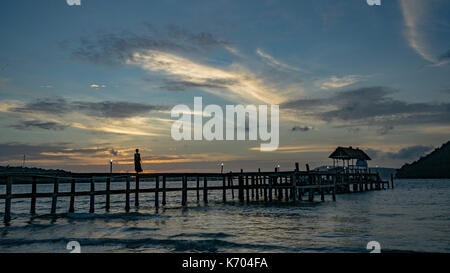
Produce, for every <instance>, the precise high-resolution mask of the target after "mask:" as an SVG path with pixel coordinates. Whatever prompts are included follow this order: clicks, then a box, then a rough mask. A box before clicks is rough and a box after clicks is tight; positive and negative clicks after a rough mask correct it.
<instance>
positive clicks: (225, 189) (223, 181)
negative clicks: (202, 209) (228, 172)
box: [222, 175, 227, 203]
mask: <svg viewBox="0 0 450 273" xmlns="http://www.w3.org/2000/svg"><path fill="white" fill-rule="evenodd" d="M226 180H227V177H226V176H225V175H223V176H222V201H223V202H224V203H225V202H226V201H227V184H226V182H227V181H226Z"/></svg>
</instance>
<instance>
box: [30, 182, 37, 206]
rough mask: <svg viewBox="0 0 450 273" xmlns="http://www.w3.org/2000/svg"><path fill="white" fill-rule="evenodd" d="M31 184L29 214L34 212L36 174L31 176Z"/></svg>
mask: <svg viewBox="0 0 450 273" xmlns="http://www.w3.org/2000/svg"><path fill="white" fill-rule="evenodd" d="M32 179H33V181H32V183H33V184H32V185H31V205H30V214H35V213H36V191H37V189H36V187H37V186H36V176H33V177H32Z"/></svg>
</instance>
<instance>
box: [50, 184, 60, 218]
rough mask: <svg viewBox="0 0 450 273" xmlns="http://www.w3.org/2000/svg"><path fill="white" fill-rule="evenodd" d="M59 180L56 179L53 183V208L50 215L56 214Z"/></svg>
mask: <svg viewBox="0 0 450 273" xmlns="http://www.w3.org/2000/svg"><path fill="white" fill-rule="evenodd" d="M58 185H59V184H58V178H55V181H54V183H53V195H52V208H51V210H50V214H56V202H57V200H58V190H59V186H58Z"/></svg>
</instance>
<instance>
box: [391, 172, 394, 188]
mask: <svg viewBox="0 0 450 273" xmlns="http://www.w3.org/2000/svg"><path fill="white" fill-rule="evenodd" d="M393 188H394V175H393V174H391V189H393Z"/></svg>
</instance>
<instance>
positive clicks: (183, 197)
mask: <svg viewBox="0 0 450 273" xmlns="http://www.w3.org/2000/svg"><path fill="white" fill-rule="evenodd" d="M186 204H187V177H186V176H183V181H182V192H181V205H182V206H183V207H184V206H186Z"/></svg>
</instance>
